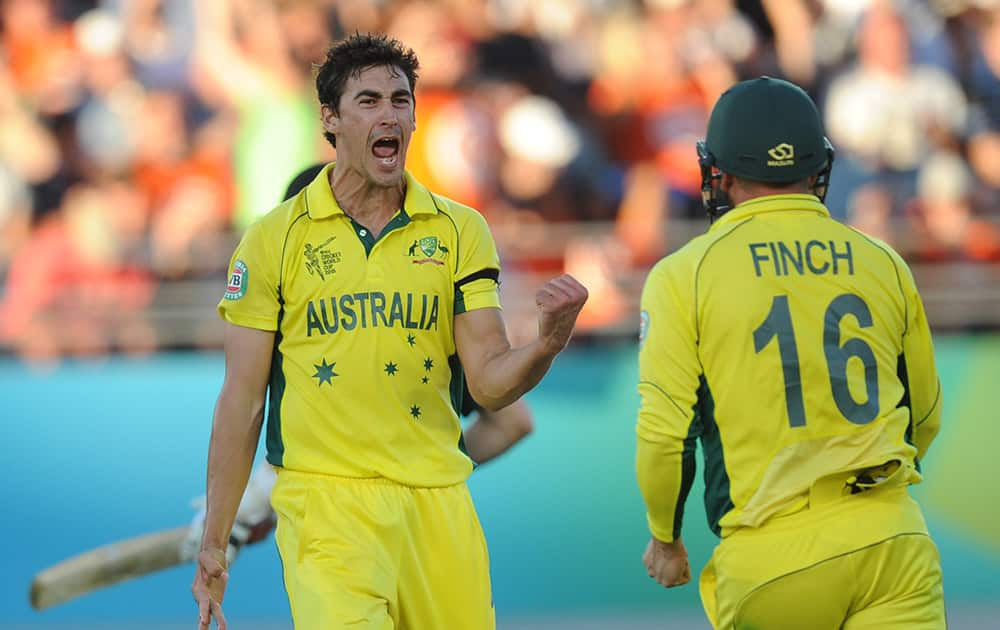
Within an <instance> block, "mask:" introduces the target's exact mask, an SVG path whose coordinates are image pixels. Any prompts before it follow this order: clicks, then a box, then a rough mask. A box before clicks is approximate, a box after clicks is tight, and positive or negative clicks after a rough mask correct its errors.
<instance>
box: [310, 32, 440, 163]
mask: <svg viewBox="0 0 1000 630" xmlns="http://www.w3.org/2000/svg"><path fill="white" fill-rule="evenodd" d="M376 66H387V67H390V68H391V67H397V68H399V69H400V70H402V71H403V74H405V75H406V79H407V81H408V82H409V84H410V92H413V91H414V90H415V89H416V87H417V70H418V69H419V68H420V62H419V61H417V55H416V53H414V52H413V50H412V49H410V48H407V47H406V46H404V45H403V44H402V43H401V42H400V41H399V40H397V39H393V38H392V37H389V36H388V35H385V34H384V33H355V34H354V35H351V36H349V37H347V38H346V39H343V40H341V41H339V42H337V43H336V44H334V45H333V46H331V47H330V50H328V51H327V52H326V60H325V61H324V62H323V64H322V65H321V66H320V67H319V70H318V71H317V72H316V95H317V96H318V97H319V102H320V105H326V106H327V107H330V108H331V109H333V111H334V112H335V113H339V111H340V109H339V108H340V97H341V96H343V94H344V86H345V85H346V84H347V79H348V78H349V77H351V76H358V75H359V74H361V72H362V71H364V70H367V69H368V68H374V67H376ZM323 136H324V137H325V138H326V139H327V141H328V142H329V143H330V144H331V145H333V146H334V147H336V146H337V139H336V138H335V137H334V135H333V134H332V133H330V132H324V133H323Z"/></svg>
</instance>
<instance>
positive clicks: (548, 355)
mask: <svg viewBox="0 0 1000 630" xmlns="http://www.w3.org/2000/svg"><path fill="white" fill-rule="evenodd" d="M556 354H558V350H551V349H546V348H545V347H544V346H543V344H542V342H541V341H538V340H535V341H533V342H532V343H529V344H528V345H526V346H522V347H520V348H510V349H509V350H507V351H506V352H503V353H501V354H498V355H496V356H494V357H492V358H491V359H489V360H488V361H487V362H486V363H485V364H484V365H483V369H482V370H481V371H480V372H479V373H478V376H479V380H478V382H476V383H472V382H470V383H469V388H470V391H471V392H472V397H473V398H475V399H476V402H478V403H479V404H480V405H482V407H483V408H484V409H488V410H490V411H496V410H499V409H502V408H504V407H506V406H508V405H510V404H511V403H513V402H514V401H516V400H517V399H518V398H520V397H521V396H523V395H524V394H525V393H527V392H529V391H531V389H532V388H533V387H534V386H535V385H538V383H539V382H541V380H542V377H543V376H545V373H546V372H547V371H548V369H549V366H551V365H552V361H553V359H555V358H556Z"/></svg>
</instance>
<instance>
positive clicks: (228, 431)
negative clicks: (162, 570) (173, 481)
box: [202, 392, 263, 549]
mask: <svg viewBox="0 0 1000 630" xmlns="http://www.w3.org/2000/svg"><path fill="white" fill-rule="evenodd" d="M255 407H257V406H256V405H254V404H252V402H250V401H248V400H238V399H236V397H235V396H232V395H227V394H226V393H225V392H223V394H222V395H221V396H220V397H219V403H218V405H217V406H216V409H215V418H214V420H213V423H212V438H211V441H210V442H209V448H208V481H207V486H208V488H207V492H206V507H205V535H204V538H203V539H202V547H203V548H208V547H214V548H218V549H225V548H226V544H227V542H228V539H229V532H230V530H231V529H232V527H233V520H234V519H235V518H236V511H237V509H238V508H239V505H240V499H241V497H242V496H243V491H244V489H245V488H246V485H247V479H249V477H250V468H251V467H252V465H253V459H254V454H255V453H256V451H257V441H258V438H259V437H260V427H261V420H262V418H263V408H262V407H259V408H255Z"/></svg>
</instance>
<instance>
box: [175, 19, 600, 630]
mask: <svg viewBox="0 0 1000 630" xmlns="http://www.w3.org/2000/svg"><path fill="white" fill-rule="evenodd" d="M417 68H418V62H417V59H416V56H415V55H414V54H413V52H412V51H411V50H409V49H407V48H405V47H404V46H403V45H402V44H401V43H400V42H398V41H396V40H394V39H390V38H388V37H386V36H384V35H371V34H361V33H358V34H355V35H352V36H350V37H348V38H346V39H345V40H343V41H340V42H338V43H337V44H335V45H334V46H333V47H332V48H331V49H330V50H329V52H328V54H327V58H326V61H325V62H324V63H323V64H322V65H321V66H320V68H319V69H318V73H317V77H316V85H317V92H318V96H319V100H320V105H321V108H320V110H321V118H322V123H323V127H324V130H325V132H326V133H325V136H326V137H327V139H328V140H329V141H330V142H331V143H332V144H333V145H334V146H335V147H336V149H337V161H336V162H335V163H332V164H329V165H327V166H326V167H324V168H323V170H322V171H321V172H320V173H319V174H318V175H317V177H316V178H315V179H314V180H313V181H312V182H311V183H310V184H309V185H308V186H306V188H305V189H304V190H302V192H300V193H299V194H298V195H296V196H295V197H293V198H292V199H290V200H288V201H287V202H285V203H282V204H281V205H279V206H278V207H276V208H275V209H274V210H272V211H271V212H270V213H268V214H267V215H265V216H264V217H262V218H261V220H259V221H258V222H257V223H255V224H254V225H253V226H251V227H250V228H249V229H248V231H247V233H246V234H245V236H244V237H243V240H242V241H241V243H240V244H239V246H238V247H237V249H236V251H235V253H234V255H233V258H232V262H231V266H230V275H229V282H228V285H227V287H226V290H225V294H224V296H223V299H222V301H221V302H220V305H219V311H220V313H221V315H222V317H223V318H224V319H225V320H226V337H225V355H226V375H225V380H224V382H223V386H222V391H221V392H220V394H219V399H218V402H217V404H216V408H215V415H214V418H213V428H212V437H211V441H210V445H209V461H208V483H207V493H206V497H207V505H206V515H205V534H204V537H203V540H202V545H201V548H202V551H201V553H200V554H199V556H198V567H197V569H196V573H195V579H194V583H193V585H192V593H193V595H194V597H195V600H196V601H197V603H198V612H199V628H200V629H201V630H206V629H207V628H208V625H209V623H210V621H211V619H212V618H214V619H216V621H217V623H218V624H219V627H220V628H223V629H224V628H225V617H224V616H223V613H222V606H221V604H222V598H223V595H224V592H225V586H226V581H227V579H228V573H227V572H226V554H225V549H226V546H227V540H228V538H229V534H230V530H231V528H232V525H233V521H234V518H235V515H236V511H237V507H238V505H239V502H240V498H241V495H242V493H243V490H244V487H245V485H246V483H247V478H248V475H249V473H250V468H251V464H252V461H253V457H254V452H255V449H256V444H257V440H258V437H259V432H260V430H261V426H262V422H263V415H264V407H265V401H266V406H267V416H268V417H267V431H266V439H265V442H266V446H267V461H268V462H269V463H270V464H271V465H273V466H275V467H276V469H277V471H278V478H277V481H276V482H275V485H274V489H273V491H272V493H271V503H272V505H273V507H274V509H275V512H276V513H277V515H278V525H277V529H276V532H275V537H276V541H277V544H278V549H279V552H280V555H281V558H282V564H283V570H284V583H285V589H286V591H287V594H288V599H289V604H290V607H291V611H292V616H293V619H294V623H295V626H296V628H299V629H300V630H302V629H305V630H330V629H337V628H348V627H349V628H352V629H358V630H360V629H371V630H375V629H380V630H381V629H384V628H386V629H387V628H400V629H406V628H410V629H420V630H435V629H440V630H446V629H447V630H451V629H459V628H461V629H465V628H469V629H475V630H478V629H487V630H489V629H492V628H494V627H495V615H494V611H493V607H492V596H491V588H490V579H489V560H488V555H487V550H486V543H485V540H484V539H483V534H482V529H481V527H480V525H479V521H478V518H477V516H476V513H475V509H474V507H473V505H472V501H471V498H470V496H469V492H468V489H467V487H466V485H465V480H466V478H467V477H468V475H469V473H470V472H471V471H472V468H473V461H472V459H471V458H470V457H469V456H468V454H467V453H466V449H465V447H464V445H463V440H462V431H461V425H460V423H459V421H458V407H459V405H460V403H461V400H460V396H461V392H462V380H463V374H464V377H465V378H467V380H468V384H469V391H470V392H471V394H472V397H473V398H474V399H475V400H476V401H477V402H478V403H479V404H481V405H482V406H483V407H484V408H486V409H489V410H498V409H502V408H503V407H506V406H508V405H510V404H512V403H513V402H514V401H516V400H517V399H519V398H520V397H521V396H522V395H523V394H524V393H525V392H527V391H529V390H530V389H531V388H532V387H534V386H535V385H537V384H538V382H539V381H540V380H541V379H542V377H543V376H544V375H545V373H546V372H547V370H548V368H549V366H550V365H551V363H552V361H553V359H554V358H555V357H556V355H557V354H558V353H559V352H560V351H561V350H562V349H563V348H564V347H565V346H566V344H567V343H568V342H569V339H570V337H571V335H572V331H573V327H574V325H575V322H576V318H577V315H578V314H579V312H580V310H581V309H582V308H583V305H584V303H585V301H586V299H587V290H586V289H585V288H584V287H583V286H582V285H581V284H580V283H579V282H577V281H576V280H575V279H573V278H572V277H570V276H567V275H563V276H560V277H558V278H555V279H553V280H550V281H549V282H547V283H546V284H545V285H544V286H543V287H542V288H541V289H540V290H539V291H538V292H537V294H536V297H535V299H536V303H537V305H538V334H537V337H536V338H535V339H534V340H532V341H531V342H530V343H528V344H526V345H524V346H521V347H517V348H513V347H511V345H510V342H509V340H508V338H507V335H506V329H505V325H504V320H503V317H502V315H501V312H500V308H499V306H500V301H499V295H498V278H499V270H500V265H499V260H498V257H497V253H496V247H495V245H494V242H493V239H492V237H491V235H490V233H489V229H488V227H487V225H486V222H485V220H484V219H483V217H482V216H481V215H480V214H479V213H477V212H476V211H475V210H473V209H471V208H468V207H466V206H463V205H461V204H458V203H456V202H454V201H452V200H449V199H446V198H444V197H441V196H439V195H436V194H433V193H432V192H431V191H429V190H427V189H426V188H425V187H424V186H423V185H421V184H420V182H418V181H416V180H415V179H414V178H413V177H412V176H411V175H410V174H409V173H407V172H406V171H405V170H404V164H405V158H406V150H407V147H408V144H409V140H410V136H411V134H412V132H413V131H414V128H415V119H414V96H413V90H414V86H415V84H416V79H417Z"/></svg>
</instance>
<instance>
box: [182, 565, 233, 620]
mask: <svg viewBox="0 0 1000 630" xmlns="http://www.w3.org/2000/svg"><path fill="white" fill-rule="evenodd" d="M228 581H229V571H227V570H226V552H225V551H224V550H222V549H214V548H210V549H203V550H202V551H201V553H199V554H198V568H197V569H196V570H195V573H194V583H193V584H192V585H191V594H192V595H194V601H196V602H198V630H208V628H209V625H210V624H211V622H212V619H213V618H215V623H216V625H217V626H218V628H219V630H226V616H225V615H223V614H222V598H223V597H225V594H226V583H227V582H228Z"/></svg>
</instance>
